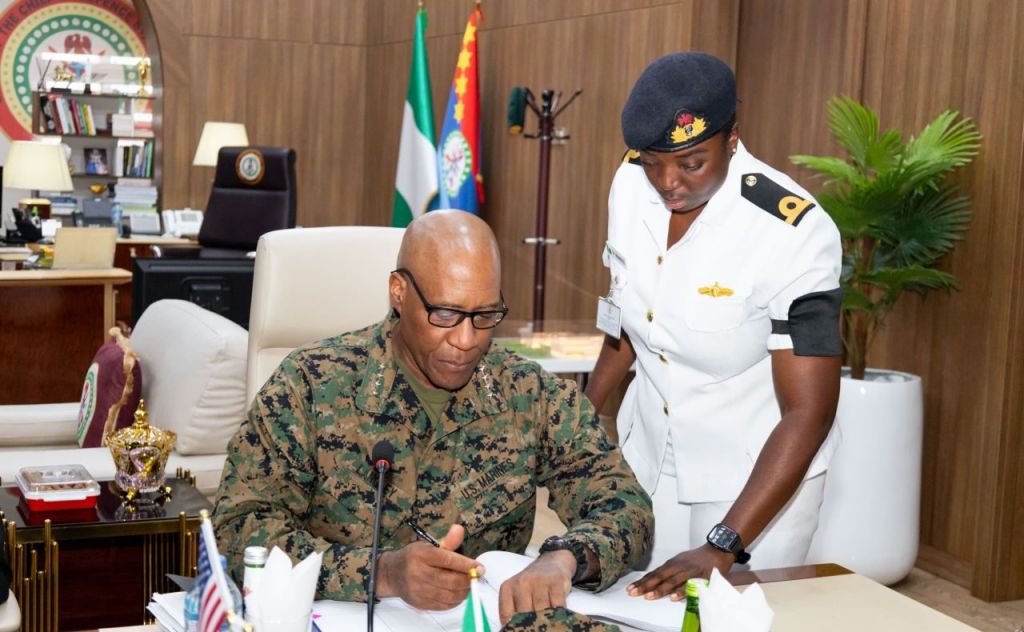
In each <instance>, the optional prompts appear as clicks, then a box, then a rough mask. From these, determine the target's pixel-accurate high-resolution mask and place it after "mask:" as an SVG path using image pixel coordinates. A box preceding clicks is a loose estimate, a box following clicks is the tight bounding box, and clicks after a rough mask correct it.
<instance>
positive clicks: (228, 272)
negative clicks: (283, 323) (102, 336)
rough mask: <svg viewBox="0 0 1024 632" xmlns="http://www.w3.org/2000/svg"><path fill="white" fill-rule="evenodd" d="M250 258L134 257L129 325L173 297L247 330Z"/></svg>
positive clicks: (249, 300) (251, 261) (251, 268)
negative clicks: (148, 310) (162, 301)
mask: <svg viewBox="0 0 1024 632" xmlns="http://www.w3.org/2000/svg"><path fill="white" fill-rule="evenodd" d="M254 265H255V260H254V259H173V258H160V257H155V258H144V257H140V258H136V259H135V264H134V266H133V268H132V322H133V323H137V322H138V321H139V316H141V315H142V312H143V311H145V309H146V308H147V307H149V305H150V304H152V303H155V302H156V301H159V300H161V299H165V298H177V299H181V300H184V301H189V302H190V303H195V304H196V305H198V306H200V307H202V308H205V309H208V310H210V311H211V312H214V313H217V314H220V315H221V316H224V317H225V318H228V319H230V320H232V321H234V322H236V323H238V324H239V325H241V326H242V327H245V328H246V329H248V328H249V304H250V303H251V302H252V277H253V270H254Z"/></svg>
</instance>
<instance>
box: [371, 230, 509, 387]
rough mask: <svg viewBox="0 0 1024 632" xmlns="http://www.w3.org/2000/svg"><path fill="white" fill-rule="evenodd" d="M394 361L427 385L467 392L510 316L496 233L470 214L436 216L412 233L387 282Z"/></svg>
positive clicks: (403, 243)
mask: <svg viewBox="0 0 1024 632" xmlns="http://www.w3.org/2000/svg"><path fill="white" fill-rule="evenodd" d="M388 292H389V293H390V295H391V307H392V308H393V309H394V310H395V314H396V315H397V316H398V319H399V320H398V323H396V324H395V328H394V330H393V333H392V341H393V344H394V349H395V354H396V356H397V357H398V358H399V359H400V360H401V362H402V363H403V364H404V365H405V367H406V368H407V369H408V370H409V371H410V372H411V376H412V377H413V378H415V379H418V380H419V381H420V382H421V383H423V384H431V385H433V386H434V387H436V388H442V389H447V390H450V391H456V390H458V389H460V388H462V387H463V386H465V385H466V384H467V383H468V382H469V380H470V378H471V377H472V375H473V372H474V371H475V370H476V366H477V364H478V363H479V362H480V358H481V357H483V354H484V353H486V352H487V348H488V347H489V346H490V343H491V335H492V332H493V331H494V330H493V329H492V328H493V327H494V326H495V325H496V324H497V323H498V322H500V321H501V318H503V317H504V316H505V314H506V313H507V312H508V308H507V307H506V306H505V301H504V299H503V298H502V296H501V261H500V259H499V257H498V244H497V242H496V241H495V240H494V233H492V232H491V229H490V228H488V226H487V224H485V223H484V222H483V220H481V219H480V218H479V217H477V216H475V215H471V214H470V213H466V212H464V211H433V212H430V213H427V214H425V215H423V216H421V217H419V218H417V219H416V220H414V221H413V222H412V223H411V224H409V227H408V228H406V229H405V236H404V237H403V238H402V247H401V249H400V250H399V251H398V270H396V271H395V273H394V274H392V275H391V277H390V279H389V281H388Z"/></svg>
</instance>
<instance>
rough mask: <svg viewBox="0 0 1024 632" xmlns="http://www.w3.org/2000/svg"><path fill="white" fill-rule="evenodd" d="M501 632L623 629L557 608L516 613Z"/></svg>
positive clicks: (589, 631)
mask: <svg viewBox="0 0 1024 632" xmlns="http://www.w3.org/2000/svg"><path fill="white" fill-rule="evenodd" d="M501 632H621V629H620V628H619V626H617V625H614V624H611V623H602V622H601V621H597V620H595V619H591V618H590V617H588V616H586V615H582V614H577V613H575V612H573V611H572V610H569V609H568V608H564V607H562V606H557V607H554V608H545V609H544V610H538V611H535V612H519V613H516V614H514V615H512V618H511V619H509V621H508V624H507V625H506V626H505V627H503V628H502V629H501Z"/></svg>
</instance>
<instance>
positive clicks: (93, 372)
mask: <svg viewBox="0 0 1024 632" xmlns="http://www.w3.org/2000/svg"><path fill="white" fill-rule="evenodd" d="M99 372H100V365H99V363H97V362H93V363H92V365H90V366H89V370H88V371H86V372H85V383H84V384H82V399H81V400H79V401H80V403H79V405H78V432H77V433H76V434H77V435H78V442H79V443H81V442H82V439H83V438H85V431H86V429H87V427H88V425H89V421H90V420H92V414H93V412H94V411H95V410H96V376H97V375H98V374H99Z"/></svg>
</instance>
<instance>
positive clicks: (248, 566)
mask: <svg viewBox="0 0 1024 632" xmlns="http://www.w3.org/2000/svg"><path fill="white" fill-rule="evenodd" d="M267 555H268V553H267V547H265V546H247V547H245V554H244V557H243V560H244V562H245V575H244V576H243V577H242V599H243V600H244V601H245V620H246V621H249V622H250V623H251V622H253V620H254V619H255V618H256V609H258V607H259V606H258V605H256V604H255V603H254V600H253V596H252V593H253V591H254V590H255V589H256V586H257V584H258V583H259V580H260V575H261V574H262V573H263V567H264V566H266V565H267Z"/></svg>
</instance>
